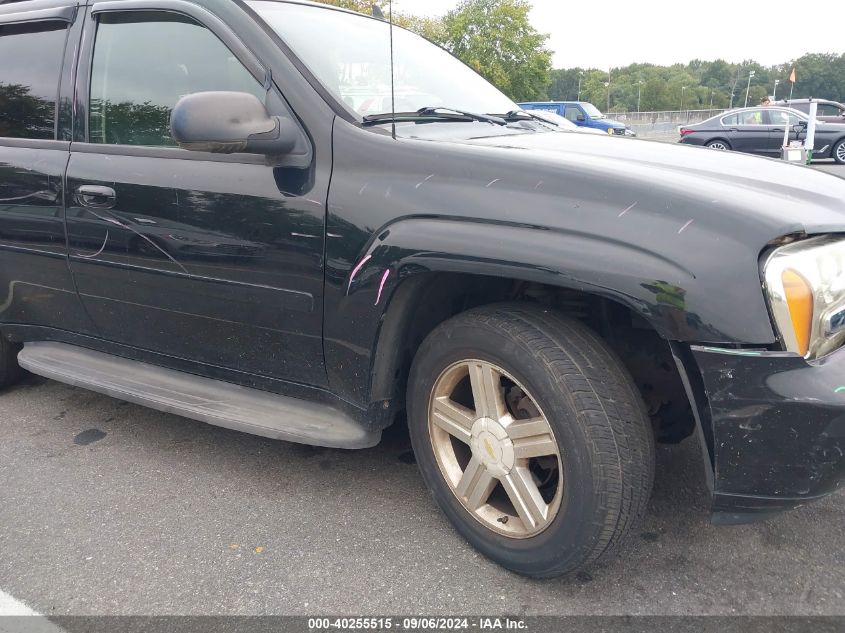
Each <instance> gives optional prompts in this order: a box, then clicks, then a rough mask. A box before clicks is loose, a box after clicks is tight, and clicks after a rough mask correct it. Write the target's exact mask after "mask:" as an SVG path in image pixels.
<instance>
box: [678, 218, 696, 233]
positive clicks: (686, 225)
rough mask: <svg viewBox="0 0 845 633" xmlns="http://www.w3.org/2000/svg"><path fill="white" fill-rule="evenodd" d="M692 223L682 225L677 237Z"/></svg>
mask: <svg viewBox="0 0 845 633" xmlns="http://www.w3.org/2000/svg"><path fill="white" fill-rule="evenodd" d="M692 222H693V221H692V220H690V221H689V222H687V223H686V224H684V225H683V226H682V227H681V228H680V229H678V235H680V234H681V233H683V231H684V229H685V228H687V227H688V226H689V225H690V224H692Z"/></svg>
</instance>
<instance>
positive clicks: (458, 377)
mask: <svg viewBox="0 0 845 633" xmlns="http://www.w3.org/2000/svg"><path fill="white" fill-rule="evenodd" d="M428 420H429V424H428V426H429V435H430V438H431V445H432V448H433V450H434V455H435V458H436V460H437V464H438V466H439V467H440V472H441V474H442V475H443V477H444V478H445V480H446V481H447V483H448V484H449V487H450V488H451V490H452V492H453V493H454V495H455V497H456V498H457V499H458V500H459V501H460V502H461V504H462V505H463V506H464V508H465V509H466V510H467V511H468V512H469V513H470V514H471V515H472V516H473V517H474V518H475V519H476V520H478V521H479V522H480V523H481V524H482V525H484V526H485V527H487V528H489V529H491V530H493V531H495V532H498V533H499V534H502V535H504V536H508V537H511V538H528V537H531V536H535V535H536V534H539V533H540V532H542V531H543V530H544V529H546V528H547V527H548V526H549V524H550V523H551V522H552V521H553V520H554V518H555V516H557V513H558V510H559V509H560V503H561V498H562V492H563V484H564V482H563V465H562V461H561V455H560V450H559V448H558V444H557V441H556V440H555V436H554V432H553V431H552V427H551V425H550V424H549V421H548V419H547V418H546V416H545V415H544V414H543V412H542V411H541V409H540V407H539V406H538V404H537V403H536V401H535V400H534V399H533V398H532V397H531V395H530V394H529V393H528V392H527V391H526V390H525V389H524V388H523V387H522V386H521V385H520V384H519V383H518V382H517V381H516V380H515V379H514V378H513V377H512V376H511V375H509V374H508V373H507V372H506V371H505V370H504V369H502V368H501V367H498V366H496V365H494V364H493V363H490V362H487V361H482V360H475V359H470V360H462V361H459V362H457V363H454V364H452V365H450V366H449V367H448V368H446V369H445V370H444V371H443V373H441V374H440V376H439V377H438V379H437V381H436V382H435V384H434V388H433V389H432V394H431V398H430V402H429V410H428Z"/></svg>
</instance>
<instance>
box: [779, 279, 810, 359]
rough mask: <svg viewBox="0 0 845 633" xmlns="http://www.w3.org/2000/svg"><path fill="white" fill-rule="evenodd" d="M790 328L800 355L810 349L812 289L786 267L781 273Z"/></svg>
mask: <svg viewBox="0 0 845 633" xmlns="http://www.w3.org/2000/svg"><path fill="white" fill-rule="evenodd" d="M781 279H782V280H783V290H784V292H785V294H786V304H787V305H788V306H789V316H790V318H791V319H792V330H793V331H794V332H795V340H796V341H797V343H798V351H799V353H800V354H801V355H802V356H806V355H807V351H808V350H809V349H810V333H811V332H812V330H813V291H812V290H811V289H810V284H808V283H807V281H806V280H805V279H804V278H803V277H802V276H801V275H799V274H798V273H797V272H795V271H794V270H792V269H790V268H787V269H786V270H784V271H783V274H782V275H781Z"/></svg>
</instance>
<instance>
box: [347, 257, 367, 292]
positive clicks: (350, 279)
mask: <svg viewBox="0 0 845 633" xmlns="http://www.w3.org/2000/svg"><path fill="white" fill-rule="evenodd" d="M371 258H372V255H367V256H366V257H365V258H364V259H362V260H361V261H360V262H358V265H357V266H355V268H353V269H352V274H351V275H349V283H348V284H347V286H346V292H347V293H349V288H350V287H351V286H352V281H353V280H354V279H355V275H357V274H358V273H359V272H360V270H361V269H362V268H363V267H364V264H366V263H367V262H368V261H370V259H371Z"/></svg>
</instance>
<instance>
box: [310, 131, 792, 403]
mask: <svg viewBox="0 0 845 633" xmlns="http://www.w3.org/2000/svg"><path fill="white" fill-rule="evenodd" d="M451 129H453V128H446V129H444V128H442V127H441V128H437V130H444V131H446V130H451ZM477 129H478V130H479V131H480V132H484V133H486V134H496V133H501V131H500V130H499V128H490V129H487V128H486V127H484V126H479V128H477ZM437 130H434V131H435V132H436V131H437ZM558 136H560V138H561V139H564V140H567V142H570V143H572V144H573V146H574V147H577V146H578V145H580V144H581V143H582V142H583V138H582V137H581V136H579V135H572V136H565V135H556V136H555V137H554V138H555V139H556V138H557V137H558ZM533 138H534V137H528V138H525V139H523V138H521V137H519V136H516V137H514V138H513V139H504V140H501V141H497V142H501V143H503V144H505V143H510V142H514V143H515V142H517V141H519V142H520V143H524V144H527V143H528V142H529V141H531V140H532V139H533ZM539 140H542V139H539ZM631 143H633V141H632V142H630V143H625V145H626V146H627V145H630V144H631ZM605 145H606V147H607V149H608V150H609V151H614V148H615V147H616V144H615V143H606V144H605ZM605 145H602V147H604V146H605ZM611 146H613V147H611ZM638 147H639V146H633V148H634V149H637V148H638ZM334 151H335V154H334V167H333V175H332V185H331V194H330V197H329V205H328V207H329V212H328V220H327V232H326V260H325V261H326V284H325V299H324V301H325V310H324V317H325V323H324V350H325V358H326V367H327V370H328V372H329V382H330V385H331V387H332V390H333V391H334V392H336V393H338V394H340V395H341V396H342V397H344V398H347V399H349V400H350V401H351V402H354V403H356V404H358V405H359V406H369V405H370V404H372V403H373V402H374V401H375V400H377V398H378V394H377V393H376V394H374V393H372V392H371V385H372V384H373V374H374V373H377V372H378V371H379V365H378V363H377V358H376V357H377V356H378V355H379V354H380V353H381V352H380V350H381V349H382V348H383V345H388V346H390V345H397V344H399V343H398V342H397V341H401V334H402V331H403V330H402V324H407V323H408V322H413V320H414V314H413V311H414V310H415V309H417V308H413V307H411V306H414V305H419V302H416V303H415V302H414V301H413V300H412V298H413V297H414V296H415V293H418V292H429V291H431V290H433V289H432V288H429V287H427V286H426V283H425V282H424V281H422V280H423V279H431V278H432V277H436V276H437V275H436V274H437V273H452V274H454V273H462V274H466V275H475V276H478V278H479V283H481V282H483V281H484V280H487V281H489V280H496V279H506V280H517V281H525V282H537V283H542V284H549V285H552V286H559V287H567V288H572V289H577V290H582V291H586V292H590V293H595V294H599V295H602V296H605V297H608V298H610V299H613V300H615V301H617V302H619V303H622V304H624V305H626V306H628V307H630V309H632V310H634V311H635V312H637V313H638V314H641V315H642V316H643V317H644V318H645V319H647V320H648V321H649V322H651V324H652V325H653V327H654V328H655V329H656V330H657V331H658V332H659V333H660V334H661V335H662V336H664V337H666V338H667V339H670V340H680V341H688V342H696V343H752V344H762V345H766V344H769V343H771V342H772V341H773V340H774V334H773V332H772V329H771V323H770V321H769V318H768V313H767V311H766V307H765V302H764V298H763V293H762V292H761V290H760V278H759V273H758V268H757V258H758V255H759V252H760V249H761V248H763V246H764V245H765V243H766V239H765V238H764V236H762V235H761V234H762V233H763V232H764V231H762V230H761V229H760V228H759V227H758V225H757V224H755V223H753V222H751V220H750V219H749V218H744V217H743V216H741V215H739V216H735V215H734V214H733V213H732V211H731V206H729V205H727V204H719V201H718V200H712V201H710V202H706V201H702V199H701V197H702V195H704V194H703V193H702V191H700V189H702V185H700V184H699V185H698V189H691V186H692V184H693V183H692V178H691V176H689V175H688V174H686V173H685V172H681V173H675V172H672V171H671V170H669V169H668V168H667V169H664V168H662V167H661V168H658V167H655V166H653V165H649V164H648V163H633V164H631V165H630V166H629V167H628V168H627V169H626V170H621V171H618V173H617V172H614V173H609V172H608V170H607V169H606V165H605V164H604V161H601V163H602V164H599V163H598V162H597V161H595V160H592V159H587V158H583V157H579V155H578V154H577V153H572V154H567V155H562V154H561V155H557V154H554V155H553V154H551V153H549V152H547V151H542V150H536V151H535V150H531V149H526V148H518V147H511V146H507V147H505V146H501V147H499V146H497V147H483V146H473V145H467V144H460V143H447V142H430V141H421V140H413V139H398V138H397V139H393V138H391V137H390V135H389V131H388V130H384V131H382V133H379V132H378V131H375V130H372V131H368V130H360V129H357V128H355V127H354V126H351V125H346V124H344V123H342V122H341V123H336V125H335V133H334ZM658 176H660V177H661V178H662V177H665V178H666V180H665V181H664V180H660V181H659V185H658V180H657V178H658ZM687 181H690V183H687ZM696 182H697V181H696ZM711 195H712V194H711ZM726 223H729V224H730V231H729V232H728V231H727V230H726ZM781 234H782V233H781ZM755 244H756V245H755ZM432 273H434V275H433V274H432ZM444 278H445V279H448V277H441V278H440V280H441V282H442V280H443V279H444ZM729 282H730V283H729ZM445 283H450V282H448V281H446V282H445ZM434 290H436V288H434ZM461 290H463V289H461ZM493 294H494V295H495V294H496V293H493ZM416 296H417V297H418V296H419V295H416ZM498 296H499V297H501V296H502V295H501V294H499V295H498ZM480 299H481V300H483V296H482V297H480ZM493 300H495V299H493ZM409 320H410V321H409ZM435 321H436V320H435ZM391 328H393V329H394V330H395V331H393V336H389V337H387V338H385V332H391ZM397 335H398V336H397ZM383 341H387V343H383ZM402 369H403V368H398V371H401V370H402Z"/></svg>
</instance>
